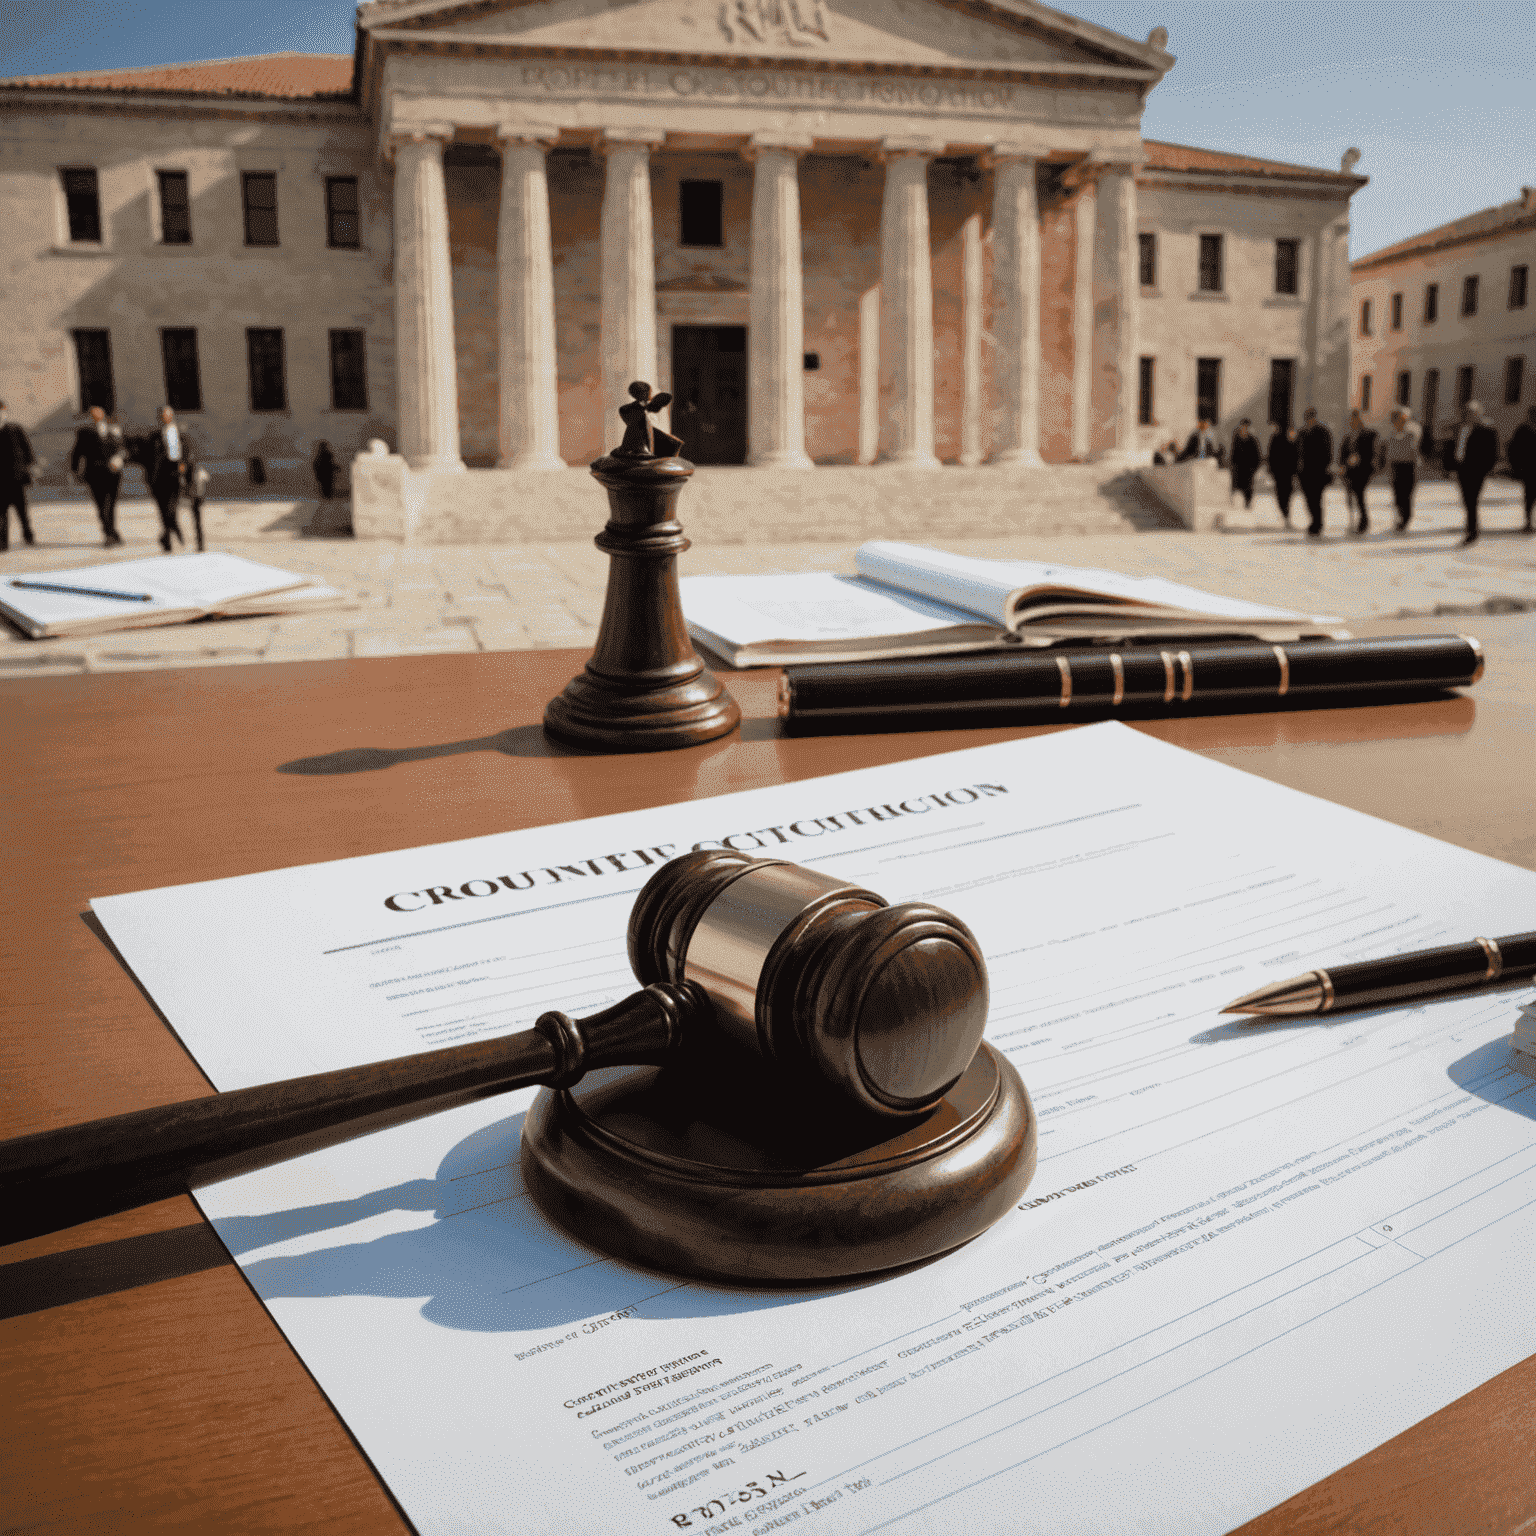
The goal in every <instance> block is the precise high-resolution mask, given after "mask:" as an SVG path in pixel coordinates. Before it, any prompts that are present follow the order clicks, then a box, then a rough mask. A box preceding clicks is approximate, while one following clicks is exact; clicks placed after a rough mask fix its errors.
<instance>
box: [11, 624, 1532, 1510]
mask: <svg viewBox="0 0 1536 1536" xmlns="http://www.w3.org/2000/svg"><path fill="white" fill-rule="evenodd" d="M1458 624H1459V627H1461V628H1463V629H1464V630H1466V631H1467V632H1470V633H1473V634H1475V635H1477V637H1478V638H1479V639H1480V640H1481V641H1482V642H1483V644H1484V647H1485V649H1486V651H1487V654H1488V663H1489V668H1488V675H1487V676H1486V677H1485V678H1484V680H1483V681H1482V682H1481V683H1480V684H1479V685H1478V687H1477V688H1476V689H1475V690H1474V691H1473V692H1472V694H1470V695H1469V696H1467V697H1464V698H1447V699H1441V700H1436V701H1431V702H1425V703H1415V704H1401V705H1392V704H1386V705H1376V706H1372V707H1367V708H1359V709H1347V710H1344V709H1338V710H1305V711H1293V712H1286V713H1274V714H1252V715H1229V716H1212V717H1206V718H1203V719H1190V720H1181V721H1165V722H1157V723H1153V724H1150V725H1146V726H1143V727H1141V728H1142V729H1146V730H1149V731H1150V732H1151V733H1152V734H1154V735H1157V736H1159V737H1162V738H1163V739H1165V740H1168V741H1172V742H1175V743H1176V744H1178V745H1181V746H1185V747H1190V748H1193V749H1194V750H1196V751H1199V752H1202V753H1204V754H1206V755H1208V756H1211V757H1215V758H1219V759H1221V760H1223V761H1226V762H1230V763H1233V764H1235V765H1236V766H1238V767H1241V768H1245V769H1248V770H1250V771H1253V772H1256V773H1259V774H1262V775H1263V776H1265V777H1267V778H1271V779H1274V780H1277V781H1279V782H1282V783H1286V784H1290V785H1292V786H1294V787H1296V788H1300V789H1304V790H1307V791H1310V792H1312V793H1316V794H1320V795H1323V796H1325V797H1326V798H1328V799H1331V800H1335V801H1338V802H1340V803H1343V804H1346V805H1351V806H1354V807H1356V808H1358V809H1360V810H1364V811H1368V812H1371V813H1373V814H1375V815H1380V816H1384V817H1387V818H1389V819H1391V820H1394V821H1397V822H1401V823H1403V824H1405V825H1408V826H1413V827H1416V828H1418V829H1420V830H1422V831H1425V832H1429V833H1432V834H1434V835H1436V836H1438V837H1443V838H1446V839H1448V840H1449V841H1452V842H1456V843H1460V844H1462V845H1464V846H1466V847H1471V848H1475V849H1478V850H1479V851H1482V852H1485V853H1490V854H1493V855H1496V856H1498V857H1500V858H1504V859H1508V860H1510V861H1512V862H1515V863H1520V864H1524V865H1526V866H1528V867H1536V817H1533V816H1532V814H1531V811H1532V805H1531V794H1530V784H1531V782H1532V774H1531V766H1532V764H1533V763H1536V724H1533V716H1532V711H1531V709H1530V705H1529V700H1530V692H1531V690H1530V685H1529V681H1528V680H1529V679H1530V677H1531V676H1532V670H1531V669H1532V666H1533V664H1536V616H1531V615H1524V616H1514V617H1507V618H1487V619H1477V620H1461V621H1458ZM1428 627H1429V626H1426V625H1425V624H1424V623H1423V622H1422V621H1419V622H1418V623H1417V624H1411V625H1408V624H1393V623H1391V622H1390V621H1388V622H1383V623H1378V624H1374V625H1365V626H1360V629H1361V630H1362V632H1372V633H1390V632H1394V631H1398V632H1414V631H1419V632H1422V631H1423V630H1425V629H1426V628H1428ZM1447 627H1448V628H1449V627H1450V626H1447ZM582 659H583V658H582V657H581V656H580V655H578V654H577V653H574V652H532V653H528V652H523V653H512V654H493V655H483V656H434V657H413V658H402V659H396V660H389V661H356V662H317V663H302V664H294V665H282V666H253V667H248V668H245V667H226V668H217V669H208V670H195V669H193V670H185V671H170V672H153V673H146V674H141V675H136V676H130V675H121V674H119V675H113V676H94V677H82V678H60V679H53V680H36V681H31V680H29V681H26V682H17V683H4V684H0V721H3V722H4V732H5V742H6V755H7V759H8V762H7V768H8V772H7V774H6V783H5V785H4V787H3V789H0V807H3V812H0V814H3V817H4V823H3V824H0V835H3V838H4V846H5V847H6V850H7V854H8V858H7V861H6V863H7V877H6V879H5V882H4V887H5V888H4V893H3V896H0V901H3V903H4V918H3V926H0V976H3V979H4V985H3V987H0V998H3V1000H0V1049H3V1056H0V1062H3V1069H4V1075H5V1084H6V1087H5V1095H6V1096H5V1107H6V1114H5V1125H4V1131H5V1134H7V1135H19V1134H22V1133H24V1132H27V1131H32V1130H40V1129H44V1128H47V1127H52V1126H56V1125H63V1124H68V1123H70V1122H73V1121H77V1120H85V1119H90V1118H92V1117H94V1116H98V1115H107V1114H117V1113H121V1112H123V1111H126V1110H131V1109H138V1108H142V1107H144V1106H146V1105H151V1104H158V1103H165V1102H169V1101H172V1100H175V1099H179V1098H186V1097H191V1096H193V1095H196V1094H200V1093H205V1092H207V1091H208V1084H207V1083H206V1081H205V1080H204V1078H203V1077H202V1075H201V1073H200V1072H199V1071H198V1070H197V1068H196V1066H194V1065H193V1063H192V1061H191V1058H190V1057H189V1056H188V1055H187V1054H186V1052H185V1051H184V1050H183V1049H182V1047H181V1046H180V1044H179V1043H178V1042H177V1040H176V1038H175V1036H174V1035H173V1034H172V1033H171V1031H170V1030H169V1029H168V1028H167V1027H166V1026H165V1024H164V1023H163V1022H162V1021H161V1019H160V1018H159V1016H158V1015H157V1013H156V1012H155V1010H154V1008H153V1007H152V1005H151V1004H150V1002H149V1001H148V999H147V998H146V997H145V996H144V995H143V994H142V993H141V992H140V991H139V990H138V988H137V987H136V985H135V983H134V981H133V980H132V978H131V977H130V976H129V975H128V973H127V972H126V971H125V970H124V969H123V967H122V966H121V965H120V964H119V963H118V961H117V960H116V959H115V957H114V955H113V953H112V952H111V950H110V948H109V947H108V945H107V944H106V943H105V941H104V939H103V938H102V937H101V936H99V934H98V933H97V932H96V931H95V930H93V929H92V928H91V927H90V926H89V925H88V923H87V921H86V914H87V910H88V909H87V905H86V903H87V901H88V899H89V898H90V897H92V896H102V895H108V894H112V893H115V892H120V891H130V890H142V889H145V888H148V887H154V886H161V885H169V884H175V883H178V882H182V881H193V880H208V879H213V878H216V877H220V876H226V875H238V874H245V873H248V872H250V871H252V870H259V869H270V868H276V867H280V866H283V865H287V864H295V863H302V862H308V861H313V860H322V859H334V858H342V857H346V856H348V855H352V854H362V853H374V852H379V851H383V850H388V849H393V848H403V847H409V846H412V845H416V844H424V843H433V842H439V841H443V840H446V839H450V838H459V837H472V836H478V835H481V834H484V833H488V832H495V831H502V830H506V829H509V828H517V827H526V826H536V825H540V824H543V823H548V822H554V821H562V820H568V819H571V818H575V817H581V816H591V815H597V814H602V813H606V812H609V811H618V810H629V809H634V808H639V807H645V806H652V805H659V804H665V803H667V802H670V801H675V800H679V799H684V798H689V797H695V796H702V795H714V794H721V793H725V792H728V791H731V790H738V789H751V788H756V787H758V786H761V785H764V784H771V783H776V782H780V781H784V780H792V779H801V778H806V777H809V776H811V775H814V774H820V773H828V772H834V771H839V770H843V769H848V768H856V767H864V766H868V765H871V764H875V763H884V762H890V761H894V760H897V759H900V758H905V757H915V756H921V755H926V754H929V753H934V752H943V751H949V750H953V749H955V748H958V747H963V746H972V745H979V744H982V743H985V742H990V741H996V740H1001V739H1005V738H1007V737H1008V736H1011V735H1020V734H1026V733H1025V732H1021V731H1018V730H1013V731H1007V730H985V731H931V732H925V733H922V734H911V735H908V734H891V735H869V736H856V737H854V736H844V737H810V738H801V739H788V738H784V737H781V736H780V735H779V734H778V731H777V728H776V726H775V723H774V722H773V721H772V719H771V718H770V717H771V713H772V708H773V695H774V683H775V678H776V674H774V673H772V672H759V673H745V674H739V675H733V676H732V677H731V678H730V686H731V688H732V690H733V691H734V692H735V693H736V695H737V697H738V699H739V701H740V703H741V705H742V709H743V715H744V716H745V717H746V720H745V724H744V728H743V731H742V733H741V737H740V739H736V738H727V739H726V740H725V741H723V742H717V743H713V744H710V745H708V746H704V747H698V748H693V749H691V750H689V751H684V752H677V753H670V754H657V755H654V756H650V755H642V756H633V757H620V758H613V757H599V756H584V755H571V754H566V753H564V752H562V751H561V750H560V749H558V748H555V747H552V746H551V745H550V744H549V743H547V742H546V741H545V739H544V737H543V734H542V732H541V731H540V729H539V726H538V721H539V718H540V715H541V712H542V707H543V703H544V701H545V699H547V698H548V697H549V696H550V695H551V694H552V693H554V692H556V691H557V690H558V689H559V688H560V687H561V686H563V684H564V683H565V681H566V679H567V677H568V676H569V675H570V674H571V673H572V671H573V670H575V669H576V667H577V666H578V665H579V664H580V662H581V660H582ZM1510 1302H1511V1305H1512V1306H1526V1305H1528V1298H1519V1297H1512V1298H1510ZM0 1315H3V1317H4V1322H3V1323H0V1356H3V1358H0V1402H5V1403H9V1404H10V1407H9V1408H8V1409H6V1410H4V1419H3V1422H4V1425H5V1433H4V1435H3V1436H0V1487H3V1489H4V1495H3V1500H4V1517H3V1524H4V1528H5V1529H7V1530H19V1529H25V1530H28V1531H71V1532H87V1531H90V1532H95V1531H101V1530H105V1529H111V1530H119V1531H121V1530H137V1529H142V1528H147V1527H150V1526H153V1525H160V1524H165V1525H180V1526H183V1527H186V1528H189V1529H195V1530H209V1531H234V1530H239V1531H253V1532H254V1531H273V1532H277V1531H281V1532H293V1531H306V1530H311V1529H313V1530H316V1531H319V1530H324V1531H325V1532H327V1533H328V1536H343V1533H351V1532H365V1531H366V1532H384V1531H399V1530H403V1529H406V1526H405V1524H404V1522H403V1520H402V1519H401V1516H400V1514H399V1512H398V1511H397V1509H396V1508H395V1506H394V1504H393V1502H392V1501H391V1499H390V1497H389V1495H388V1493H387V1492H385V1490H384V1489H383V1487H382V1486H381V1484H380V1483H379V1481H378V1480H377V1478H376V1477H375V1476H374V1475H373V1473H372V1471H371V1470H370V1468H369V1466H368V1463H367V1462H366V1460H365V1459H364V1458H363V1456H362V1455H361V1454H360V1453H359V1452H358V1450H357V1448H356V1446H355V1445H354V1444H353V1442H352V1440H351V1438H350V1437H349V1435H348V1433H347V1431H346V1429H345V1427H344V1426H343V1425H342V1424H341V1422H340V1421H339V1420H338V1419H337V1418H336V1416H335V1414H334V1413H333V1412H332V1411H331V1409H330V1407H329V1406H328V1404H327V1402H326V1400H325V1398H324V1397H323V1396H322V1395H321V1393H320V1391H319V1390H318V1389H317V1387H316V1386H315V1384H314V1382H313V1381H312V1380H311V1378H310V1377H309V1375H308V1373H307V1372H306V1371H305V1369H304V1367H303V1366H302V1365H300V1363H299V1362H298V1360H297V1358H296V1357H295V1356H294V1355H293V1353H292V1351H291V1350H290V1349H289V1348H288V1346H287V1344H286V1343H285V1341H284V1339H283V1337H282V1335H281V1334H280V1333H279V1332H278V1330H277V1328H276V1327H275V1326H274V1325H273V1323H272V1322H271V1321H270V1320H269V1318H268V1317H267V1314H266V1312H265V1311H264V1310H263V1308H262V1307H261V1305H260V1303H259V1302H258V1301H257V1300H256V1299H255V1297H254V1296H253V1295H252V1293H251V1292H250V1291H249V1290H248V1289H247V1287H246V1285H245V1282H244V1280H243V1279H242V1278H241V1275H240V1272H239V1270H238V1269H237V1268H236V1267H235V1265H234V1264H233V1263H232V1262H231V1261H230V1259H229V1257H228V1255H227V1254H226V1253H225V1251H224V1249H223V1248H222V1246H221V1245H220V1244H219V1242H218V1240H217V1239H216V1238H215V1237H214V1236H213V1233H212V1231H211V1229H209V1228H208V1227H207V1226H206V1225H205V1224H204V1223H203V1222H202V1220H201V1218H200V1217H199V1215H198V1213H197V1210H196V1208H195V1207H194V1206H193V1204H192V1202H191V1201H190V1200H189V1199H187V1198H185V1197H183V1198H178V1199H175V1200H167V1201H165V1202H163V1203H161V1204H159V1205H156V1206H151V1207H149V1208H147V1209H145V1210H142V1211H136V1212H130V1213H127V1214H125V1215H122V1216H118V1217H113V1218H111V1219H109V1220H104V1221H98V1222H95V1223H92V1224H90V1225H88V1226H83V1227H79V1228H76V1229H74V1230H73V1231H70V1232H66V1233H61V1234H59V1235H57V1236H54V1237H50V1238H40V1239H37V1240H34V1241H32V1242H28V1243H23V1244H17V1245H15V1246H13V1247H11V1248H8V1249H6V1250H5V1251H4V1252H3V1253H0ZM1533 1421H1536V1357H1533V1358H1532V1359H1530V1360H1527V1361H1526V1362H1525V1363H1524V1364H1522V1365H1520V1366H1517V1367H1515V1368H1513V1369H1512V1370H1509V1371H1507V1372H1505V1373H1504V1374H1503V1375H1501V1376H1499V1377H1497V1378H1495V1379H1494V1380H1493V1381H1490V1382H1488V1383H1486V1384H1484V1385H1483V1386H1482V1387H1479V1388H1478V1389H1477V1390H1476V1391H1475V1392H1472V1393H1470V1394H1468V1395H1467V1396H1466V1397H1464V1398H1462V1399H1460V1400H1459V1401H1457V1402H1455V1403H1453V1404H1451V1405H1450V1406H1449V1407H1447V1408H1445V1409H1444V1410H1442V1411H1441V1412H1440V1413H1437V1414H1435V1415H1433V1416H1432V1417H1431V1418H1429V1419H1426V1420H1424V1421H1423V1422H1422V1423H1421V1424H1419V1425H1417V1426H1415V1427H1414V1428H1413V1429H1411V1430H1409V1431H1408V1432H1407V1433H1405V1434H1403V1435H1401V1436H1399V1437H1398V1438H1397V1439H1395V1440H1393V1441H1390V1442H1388V1443H1387V1444H1386V1445H1384V1446H1381V1447H1380V1448H1378V1449H1377V1450H1375V1451H1373V1452H1372V1453H1371V1454H1370V1455H1368V1456H1366V1457H1363V1458H1362V1459H1361V1460H1359V1461H1357V1462H1355V1463H1353V1464H1352V1465H1350V1466H1348V1467H1346V1468H1344V1469H1343V1470H1341V1471H1340V1472H1338V1473H1336V1474H1335V1475H1334V1476H1332V1477H1330V1478H1328V1479H1326V1480H1325V1481H1324V1482H1322V1483H1319V1484H1318V1485H1317V1486H1315V1487H1314V1488H1311V1489H1309V1490H1307V1491H1306V1492H1304V1493H1301V1494H1298V1495H1297V1496H1296V1497H1295V1498H1293V1499H1291V1500H1289V1501H1288V1502H1287V1503H1285V1504H1283V1505H1281V1506H1279V1507H1278V1508H1277V1509H1274V1510H1271V1511H1270V1512H1269V1513H1268V1514H1266V1515H1264V1516H1262V1517H1261V1518H1259V1519H1258V1520H1255V1521H1253V1522H1252V1523H1251V1524H1250V1525H1248V1526H1245V1527H1244V1528H1243V1530H1244V1533H1245V1536H1259V1533H1261V1532H1262V1533H1264V1536H1270V1533H1275V1532H1280V1531H1304V1532H1324V1531H1339V1532H1345V1531H1347V1532H1350V1533H1352V1536H1354V1533H1366V1532H1371V1533H1378V1532H1380V1533H1384V1532H1401V1531H1414V1532H1426V1533H1427V1532H1458V1533H1466V1532H1473V1531H1507V1532H1511V1533H1512V1532H1514V1531H1517V1530H1525V1529H1527V1528H1528V1527H1530V1526H1532V1525H1533V1524H1536V1450H1533V1441H1532V1438H1531V1436H1530V1433H1529V1427H1530V1425H1531V1423H1532V1422H1533Z"/></svg>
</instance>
